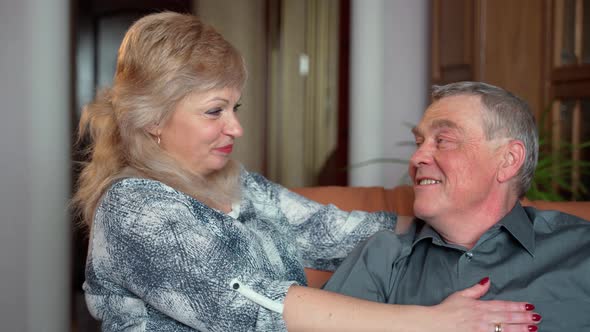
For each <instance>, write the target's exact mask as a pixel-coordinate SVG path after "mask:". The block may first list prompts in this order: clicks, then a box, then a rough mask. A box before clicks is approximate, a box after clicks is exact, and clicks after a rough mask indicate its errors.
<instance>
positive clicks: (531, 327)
mask: <svg viewBox="0 0 590 332" xmlns="http://www.w3.org/2000/svg"><path fill="white" fill-rule="evenodd" d="M538 329H539V328H538V327H537V325H529V331H531V332H535V331H536V330H538Z"/></svg>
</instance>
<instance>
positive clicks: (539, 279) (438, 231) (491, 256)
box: [325, 82, 590, 332]
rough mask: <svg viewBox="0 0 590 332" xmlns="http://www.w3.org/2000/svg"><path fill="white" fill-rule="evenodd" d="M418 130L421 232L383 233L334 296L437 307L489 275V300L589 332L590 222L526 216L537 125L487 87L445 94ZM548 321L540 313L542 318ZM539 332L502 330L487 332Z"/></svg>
mask: <svg viewBox="0 0 590 332" xmlns="http://www.w3.org/2000/svg"><path fill="white" fill-rule="evenodd" d="M432 97H433V100H434V101H433V103H432V104H431V105H430V106H429V107H428V109H427V110H426V112H425V113H424V116H423V118H422V120H421V121H420V123H419V124H418V126H416V127H415V128H414V129H413V130H412V131H413V133H414V136H415V139H416V145H417V150H416V152H415V153H414V155H413V156H412V158H411V160H410V165H409V172H410V176H411V178H412V180H413V182H414V192H415V202H414V213H415V215H416V217H417V222H416V224H415V225H413V226H412V227H411V229H410V231H409V232H408V233H407V234H404V235H401V236H398V235H395V234H394V233H392V232H380V233H377V234H376V235H374V236H373V237H372V238H370V239H369V240H367V241H366V242H365V243H364V244H363V245H362V246H361V247H359V248H357V250H356V251H355V252H354V253H353V254H352V255H351V256H350V257H349V258H348V259H347V260H346V261H345V262H344V263H343V264H342V266H341V267H340V268H339V269H338V271H337V272H336V273H335V274H334V276H333V277H332V279H331V280H330V281H329V282H328V283H327V284H326V286H325V288H326V289H328V290H332V291H336V292H341V293H344V294H348V295H352V296H356V297H360V298H364V299H368V300H373V301H379V302H387V303H398V304H422V305H434V304H437V303H440V302H441V301H442V300H443V299H444V298H445V297H447V296H448V295H450V294H451V293H453V292H455V291H457V290H460V289H464V288H467V287H469V286H470V285H472V284H473V283H475V282H477V281H478V280H480V279H482V278H485V277H489V280H490V282H491V287H490V290H489V292H488V293H487V294H486V295H485V296H484V299H502V300H515V301H516V300H517V301H528V302H530V303H533V304H534V305H535V306H536V309H535V310H536V311H537V312H539V313H540V314H541V315H543V321H542V322H541V323H540V325H539V330H542V331H590V223H589V222H587V221H585V220H582V219H580V218H577V217H574V216H571V215H567V214H564V213H560V212H556V211H539V210H536V209H534V208H528V207H522V206H521V205H520V203H519V198H521V197H523V196H524V194H525V192H526V191H527V189H528V188H529V185H530V183H531V180H532V178H533V174H534V170H535V166H536V163H537V153H538V137H537V134H536V127H535V121H534V118H533V115H532V114H531V112H530V110H529V108H528V106H527V104H526V103H525V102H524V101H522V100H521V99H520V98H518V97H516V96H514V95H512V94H510V93H509V92H507V91H505V90H503V89H500V88H498V87H495V86H491V85H488V84H484V83H475V82H460V83H453V84H449V85H446V86H436V87H434V91H433V94H432ZM535 319H536V320H540V319H541V317H540V316H539V315H536V316H535ZM527 329H528V330H529V331H536V330H537V327H536V326H529V327H526V326H513V325H508V324H502V322H498V323H497V324H495V325H493V326H487V327H484V329H483V330H486V331H504V332H509V331H523V330H524V331H526V330H527Z"/></svg>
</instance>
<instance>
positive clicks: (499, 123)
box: [432, 82, 539, 198]
mask: <svg viewBox="0 0 590 332" xmlns="http://www.w3.org/2000/svg"><path fill="white" fill-rule="evenodd" d="M456 95H474V96H480V98H481V99H480V100H481V103H482V105H483V106H484V107H483V109H484V110H485V111H486V112H484V114H483V121H484V128H483V129H484V133H485V135H486V138H487V139H488V140H491V139H495V138H510V139H517V140H520V141H521V142H523V144H524V147H525V149H526V156H525V160H524V164H523V166H522V167H521V168H520V170H519V172H518V175H517V177H518V178H517V180H518V181H517V187H516V188H515V189H516V193H517V194H518V196H519V197H521V198H522V197H523V196H524V195H525V194H526V192H527V190H528V189H529V187H530V186H531V182H532V180H533V176H534V174H535V168H536V167H537V160H538V156H539V135H538V132H537V126H536V124H535V117H534V115H533V113H532V112H531V109H530V107H529V105H528V104H527V103H526V102H525V101H524V100H522V99H521V98H519V97H517V96H515V95H513V94H512V93H510V92H508V91H506V90H504V89H502V88H499V87H497V86H493V85H490V84H486V83H481V82H457V83H451V84H447V85H442V86H440V85H434V86H433V87H432V99H433V101H436V100H439V99H442V98H445V97H449V96H456Z"/></svg>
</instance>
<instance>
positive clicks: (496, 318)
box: [484, 311, 541, 325]
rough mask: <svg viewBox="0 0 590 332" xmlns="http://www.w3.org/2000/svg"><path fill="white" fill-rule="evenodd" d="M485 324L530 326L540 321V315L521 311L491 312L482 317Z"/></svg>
mask: <svg viewBox="0 0 590 332" xmlns="http://www.w3.org/2000/svg"><path fill="white" fill-rule="evenodd" d="M484 321H485V322H492V323H494V322H500V323H503V324H531V325H535V324H538V323H539V322H540V321H541V315H539V314H538V313H535V312H522V311H492V312H488V313H487V314H486V315H485V316H484Z"/></svg>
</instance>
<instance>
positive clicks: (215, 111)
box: [205, 108, 223, 116]
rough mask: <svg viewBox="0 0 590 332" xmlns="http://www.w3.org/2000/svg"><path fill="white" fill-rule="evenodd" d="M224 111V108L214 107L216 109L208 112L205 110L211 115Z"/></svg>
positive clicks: (217, 114)
mask: <svg viewBox="0 0 590 332" xmlns="http://www.w3.org/2000/svg"><path fill="white" fill-rule="evenodd" d="M222 111H223V109H221V108H214V109H211V110H208V111H207V112H205V114H207V115H211V116H219V115H220V114H221V112H222Z"/></svg>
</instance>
